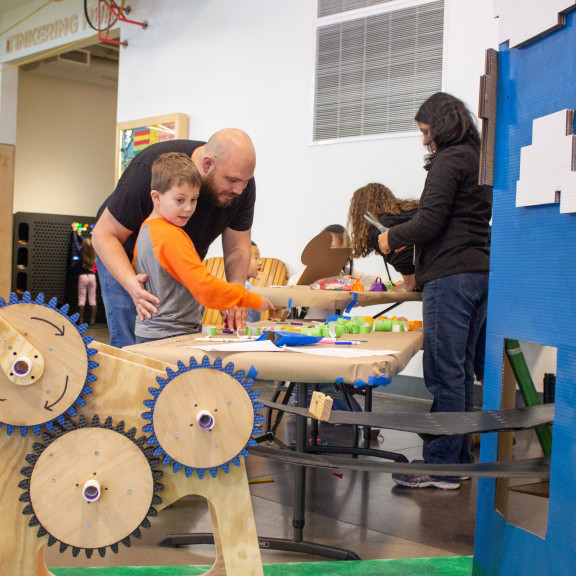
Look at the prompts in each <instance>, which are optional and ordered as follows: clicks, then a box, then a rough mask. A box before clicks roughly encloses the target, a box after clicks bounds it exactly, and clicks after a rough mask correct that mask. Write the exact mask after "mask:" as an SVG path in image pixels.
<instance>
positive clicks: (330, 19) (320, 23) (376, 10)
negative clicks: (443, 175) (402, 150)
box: [309, 0, 449, 146]
mask: <svg viewBox="0 0 576 576" xmlns="http://www.w3.org/2000/svg"><path fill="white" fill-rule="evenodd" d="M318 1H319V0H317V6H316V14H318ZM437 1H438V0H392V1H391V2H384V3H382V4H378V5H374V6H368V7H365V8H357V9H354V10H347V11H344V12H341V13H339V14H331V15H329V16H322V17H318V16H317V17H316V19H315V21H314V62H313V78H312V103H311V111H310V139H309V143H310V146H326V145H333V144H344V143H348V142H367V141H371V140H389V139H392V138H394V139H395V138H413V137H414V136H415V135H418V136H419V135H420V131H419V130H418V127H417V126H416V123H414V130H409V131H404V132H393V133H380V134H364V135H357V136H342V137H339V138H326V139H322V140H315V139H314V123H315V117H316V84H317V67H318V30H319V28H321V27H324V26H330V25H333V24H340V23H343V22H348V21H351V20H355V19H359V18H369V17H371V16H377V15H380V14H386V13H390V12H396V11H398V10H403V9H407V8H413V7H418V6H425V5H426V4H433V3H434V2H437ZM442 1H443V3H444V6H443V25H442V26H443V32H442V70H441V74H440V76H441V86H440V90H442V91H444V90H445V86H446V76H447V71H446V44H447V35H448V18H447V12H448V7H447V4H448V2H449V0H442Z"/></svg>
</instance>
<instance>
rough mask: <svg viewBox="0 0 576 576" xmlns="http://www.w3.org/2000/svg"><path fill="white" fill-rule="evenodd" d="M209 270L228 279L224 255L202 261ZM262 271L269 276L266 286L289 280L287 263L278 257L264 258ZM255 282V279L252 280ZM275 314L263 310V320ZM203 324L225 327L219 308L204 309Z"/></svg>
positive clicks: (282, 284)
mask: <svg viewBox="0 0 576 576" xmlns="http://www.w3.org/2000/svg"><path fill="white" fill-rule="evenodd" d="M202 264H204V266H206V268H208V272H210V274H212V275H213V276H216V277H217V278H220V279H221V280H226V272H225V271H224V258H222V256H214V257H212V258H207V259H206V260H204V261H203V262H202ZM262 272H263V273H264V274H266V276H267V282H266V286H285V285H286V282H287V280H288V271H287V269H286V265H285V264H284V262H282V261H281V260H278V258H262ZM251 282H252V283H253V281H252V280H251ZM273 315H274V311H273V310H266V311H265V312H262V320H267V319H268V318H269V317H270V316H273ZM202 324H204V325H207V326H216V327H217V328H223V327H224V322H223V321H222V315H221V314H220V311H219V310H213V309H212V308H206V310H204V318H203V320H202Z"/></svg>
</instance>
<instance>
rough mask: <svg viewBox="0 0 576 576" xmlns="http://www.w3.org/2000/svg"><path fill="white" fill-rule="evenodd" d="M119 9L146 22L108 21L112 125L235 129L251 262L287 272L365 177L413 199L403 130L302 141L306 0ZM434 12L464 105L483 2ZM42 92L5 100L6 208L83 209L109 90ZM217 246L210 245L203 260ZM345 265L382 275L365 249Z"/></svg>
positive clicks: (484, 38) (66, 8) (309, 73)
mask: <svg viewBox="0 0 576 576" xmlns="http://www.w3.org/2000/svg"><path fill="white" fill-rule="evenodd" d="M399 1H400V0H399ZM131 6H132V12H131V14H130V18H132V19H134V20H137V21H143V20H147V21H148V23H149V26H148V29H147V30H142V29H141V28H140V27H139V26H135V25H132V24H123V25H122V39H126V40H128V42H129V46H128V48H127V49H122V50H121V51H120V74H119V88H118V102H117V104H118V108H117V121H119V122H122V121H127V120H133V119H137V118H144V117H148V116H156V115H161V114H166V113H172V112H183V113H186V114H188V115H189V117H190V134H189V136H190V138H198V139H205V138H207V137H209V136H210V135H211V134H212V133H213V132H214V131H216V130H218V129H220V128H225V127H230V126H234V127H238V128H242V129H244V130H246V131H247V132H248V133H249V134H250V135H251V137H252V139H253V140H254V143H255V145H256V149H257V155H258V164H257V168H256V181H257V189H258V202H257V208H256V219H255V223H254V227H253V238H254V240H255V241H256V242H257V243H258V244H259V246H260V248H261V252H262V254H263V255H264V256H275V257H277V258H280V259H282V260H283V261H284V262H286V264H287V266H288V268H289V269H290V270H292V271H293V270H297V269H298V268H299V267H300V261H299V258H300V254H301V252H302V249H303V248H304V246H305V245H306V243H307V242H308V240H309V239H310V238H311V237H312V236H313V235H315V234H316V233H317V232H318V231H319V230H321V229H322V228H323V227H325V226H326V225H328V224H332V223H336V222H340V223H342V224H345V222H346V216H347V211H348V204H349V200H350V197H351V195H352V193H353V192H354V190H356V189H357V188H358V187H360V186H363V185H365V184H367V183H369V182H382V183H384V184H386V185H387V186H389V187H390V188H391V189H392V190H393V191H394V192H395V193H396V194H397V195H399V196H404V197H418V196H419V195H420V192H421V190H422V186H423V182H424V177H425V172H424V170H423V169H422V162H423V156H424V150H423V148H422V145H421V138H420V136H419V134H418V133H417V132H416V131H415V132H414V135H413V136H409V137H403V138H399V137H390V138H380V139H372V140H366V141H361V142H342V143H338V144H323V145H313V144H311V131H312V128H311V127H312V106H313V80H314V59H315V24H316V2H315V1H314V0H241V1H240V0H194V1H193V2H191V1H190V0H171V1H170V2H169V3H167V2H164V1H162V0H133V1H132V2H131ZM445 6H446V35H445V73H444V77H445V85H444V90H446V91H448V92H451V93H452V94H454V95H456V96H458V97H460V98H462V99H463V100H464V101H465V102H466V103H467V104H468V105H469V107H470V108H471V110H472V111H476V110H477V109H478V84H479V77H480V76H481V74H482V73H483V72H484V53H485V50H486V49H487V48H489V47H496V37H497V34H496V33H497V29H496V21H495V20H494V19H493V14H492V1H491V0H445ZM57 8H58V14H59V15H60V13H62V14H64V13H66V12H70V13H72V12H73V11H75V10H77V6H76V2H75V1H74V0H63V1H62V2H59V3H58V4H57ZM20 76H21V77H22V76H23V75H22V74H21V75H20ZM23 82H24V83H26V82H28V80H24V81H23ZM46 82H48V81H46ZM43 89H45V90H46V93H47V96H46V97H42V98H40V97H39V94H40V92H39V90H36V89H34V88H32V89H31V90H28V89H27V86H26V85H25V84H23V85H22V87H20V88H19V90H25V91H26V94H25V96H24V97H22V95H21V94H20V95H19V100H21V101H22V100H24V102H23V103H22V104H21V105H22V106H25V108H24V109H23V110H19V111H18V135H17V167H16V169H17V173H16V191H15V211H34V212H52V213H54V212H56V213H73V212H81V213H85V214H87V215H89V214H90V213H95V211H96V209H97V208H98V206H99V205H100V203H101V201H102V200H103V198H105V197H106V196H107V195H108V193H109V191H110V190H111V189H112V186H113V166H114V157H113V150H114V136H113V131H114V126H110V125H108V124H106V123H105V122H99V121H98V119H99V118H104V117H105V113H104V108H103V107H106V108H107V109H108V110H109V109H110V107H111V106H112V103H111V100H112V97H111V95H108V96H110V98H108V96H106V98H104V97H103V94H100V95H96V96H95V97H94V99H93V98H92V97H91V96H87V95H86V94H82V93H81V91H78V90H77V89H76V88H75V87H72V86H68V85H63V83H62V82H60V81H59V82H57V83H55V84H54V85H53V86H50V85H49V84H48V83H46V85H45V86H43ZM2 91H3V92H4V90H2ZM104 101H106V104H105V103H104ZM40 112H41V113H42V114H40ZM76 113H78V114H79V116H78V118H77V119H76V120H73V118H74V117H75V114H76ZM39 116H42V118H43V122H44V123H45V125H43V126H42V131H43V138H41V139H37V138H35V137H37V135H38V125H37V124H36V122H35V120H36V119H38V117H39ZM111 122H112V121H111ZM112 123H113V122H112ZM64 124H66V130H65V131H64V130H62V129H63V128H64ZM0 128H1V126H0ZM92 130H96V131H104V132H106V134H107V135H110V145H109V148H108V149H107V151H100V152H95V151H91V150H89V149H88V146H89V145H90V142H89V140H88V141H87V140H86V138H85V137H84V135H85V134H90V133H91V131H92ZM1 136H2V134H1V133H0V140H1ZM101 137H102V138H104V136H103V135H101ZM36 140H40V141H36ZM24 143H26V146H24ZM47 143H48V144H47ZM56 149H57V150H58V152H56V151H55V150H56ZM87 156H88V157H89V158H90V162H89V163H88V164H87V163H86V161H85V159H86V157H87ZM80 166H83V167H82V169H80V168H79V167H80ZM86 166H88V168H86ZM100 178H102V180H99V179H100ZM219 253H220V247H219V246H216V245H214V246H213V248H212V249H211V252H210V255H215V254H219ZM357 267H358V268H361V269H363V270H366V271H372V272H374V273H384V269H383V266H382V261H381V259H380V258H377V257H370V258H367V259H366V260H365V261H361V262H358V263H357ZM375 311H376V310H366V311H365V312H366V313H372V312H375ZM401 313H402V314H405V315H407V316H408V317H410V318H413V319H417V318H418V317H419V316H420V306H419V305H418V304H411V305H409V306H402V307H401ZM413 364H415V365H418V364H419V360H418V359H416V360H415V362H413V363H411V366H412V365H413ZM416 371H418V368H416Z"/></svg>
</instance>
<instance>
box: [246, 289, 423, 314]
mask: <svg viewBox="0 0 576 576" xmlns="http://www.w3.org/2000/svg"><path fill="white" fill-rule="evenodd" d="M252 291H253V292H256V293H257V294H260V295H261V296H264V297H266V298H268V300H270V301H271V302H272V304H274V306H284V307H287V306H288V305H289V303H290V302H291V305H292V306H295V307H300V306H310V307H312V308H330V309H332V310H344V309H345V308H346V307H347V306H348V304H350V302H352V298H354V296H356V297H357V302H356V306H373V305H378V304H394V303H396V302H421V301H422V292H348V291H346V290H313V289H312V288H310V286H286V287H280V286H275V287H263V286H254V288H252ZM352 314H354V312H352Z"/></svg>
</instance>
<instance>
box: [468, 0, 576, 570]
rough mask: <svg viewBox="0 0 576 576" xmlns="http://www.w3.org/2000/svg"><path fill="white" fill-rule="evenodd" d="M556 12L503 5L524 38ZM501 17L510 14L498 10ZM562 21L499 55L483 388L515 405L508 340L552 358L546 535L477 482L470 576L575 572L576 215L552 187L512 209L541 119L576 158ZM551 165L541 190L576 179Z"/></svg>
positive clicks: (573, 87) (567, 30)
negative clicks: (526, 26)
mask: <svg viewBox="0 0 576 576" xmlns="http://www.w3.org/2000/svg"><path fill="white" fill-rule="evenodd" d="M554 4H558V6H557V8H559V9H562V8H564V7H566V8H567V7H568V6H575V4H574V2H573V1H571V2H562V3H557V2H532V1H522V0H520V1H511V0H510V1H508V2H504V1H503V0H499V2H498V5H499V7H500V8H501V9H502V8H505V9H506V12H507V13H508V14H510V15H511V18H512V19H516V21H517V23H518V25H520V21H521V20H523V19H524V18H529V19H530V21H534V20H535V21H536V22H537V23H538V24H539V26H538V27H537V28H535V31H531V32H528V33H527V34H526V35H525V37H526V38H530V37H532V36H534V35H535V34H537V33H538V31H539V29H540V30H544V29H545V28H547V27H548V26H549V25H550V24H549V23H547V22H545V21H544V19H543V18H541V14H540V13H539V11H538V10H533V9H532V8H533V7H535V8H539V7H542V8H548V7H550V6H553V5H554ZM499 14H500V17H502V16H503V12H502V11H500V12H499ZM563 17H564V18H565V20H566V25H565V26H564V27H562V28H559V29H557V30H555V31H553V32H551V33H550V34H547V35H545V36H542V37H541V38H540V40H539V41H538V42H532V43H529V44H526V45H525V46H524V47H523V48H522V49H517V48H512V47H511V46H513V42H512V40H511V42H510V46H506V45H501V46H500V52H499V55H498V107H497V110H498V112H497V126H496V147H495V150H496V167H495V171H494V204H493V216H494V218H493V227H492V249H491V254H490V293H489V296H488V323H487V333H486V365H485V380H484V390H483V405H484V408H485V409H487V410H494V409H499V408H500V407H501V406H503V405H505V404H506V403H508V402H509V401H515V396H516V394H515V382H514V378H512V379H510V378H509V377H508V374H507V372H508V370H507V369H503V365H504V364H505V363H504V351H503V349H504V339H505V338H510V339H516V340H519V341H524V342H532V343H536V344H540V345H543V346H553V347H556V348H557V365H556V389H555V414H554V431H553V433H554V440H553V445H552V460H551V468H550V499H549V502H548V513H547V523H546V534H545V536H542V535H537V534H534V533H533V532H531V531H530V530H529V529H524V527H522V526H517V525H514V523H513V518H511V519H510V521H508V519H507V516H506V504H507V500H509V503H510V505H513V504H514V502H518V500H517V499H516V498H517V497H518V496H520V495H518V494H516V495H511V494H510V491H509V490H508V489H507V487H506V491H505V493H504V491H503V490H504V487H502V486H500V484H499V482H495V481H494V480H492V479H486V480H484V479H482V480H479V481H478V506H477V511H476V531H475V540H474V567H473V573H474V574H478V575H480V574H494V575H498V576H516V575H518V574H522V576H548V575H549V576H552V575H556V574H573V573H574V541H575V539H576V523H575V522H574V517H575V516H576V497H575V495H576V491H575V476H574V465H573V459H572V458H571V457H570V456H569V455H571V454H574V451H575V450H576V427H575V426H574V406H576V377H575V375H576V346H575V343H574V325H575V323H576V307H575V306H574V298H573V290H571V289H568V288H566V287H567V286H568V287H570V286H573V285H574V283H575V282H576V259H575V258H574V246H575V245H576V221H575V219H574V215H573V214H568V213H563V212H561V211H560V210H559V206H558V205H557V204H555V203H554V201H555V199H556V198H555V194H554V192H555V191H556V190H557V189H560V188H561V187H560V186H558V185H557V184H555V185H554V186H552V187H551V193H550V189H549V188H548V187H545V188H542V190H538V189H537V187H536V186H533V185H531V186H530V191H531V192H534V193H535V194H536V192H538V194H537V196H536V195H535V197H534V198H535V199H537V200H538V201H540V200H542V199H543V198H542V195H543V194H545V193H546V190H548V193H549V197H548V200H551V201H552V203H550V204H548V203H546V204H542V203H538V204H534V205H530V206H528V205H526V206H517V203H516V190H515V187H516V182H517V181H518V178H519V176H520V180H521V182H523V181H524V178H525V177H526V178H528V177H529V176H530V174H529V172H530V165H529V164H524V165H523V166H522V165H521V162H524V161H525V149H526V148H527V147H528V146H529V145H530V144H531V143H532V145H534V144H535V143H536V144H537V143H538V141H539V140H540V138H539V137H537V138H536V139H534V137H533V136H534V135H536V136H538V135H537V132H539V131H540V130H539V127H540V124H541V122H540V120H542V121H543V126H542V127H543V129H544V132H543V134H544V137H545V138H548V137H550V136H551V134H552V129H551V123H550V121H549V119H546V117H548V116H550V115H551V114H555V113H558V114H561V116H560V117H559V118H557V120H558V121H559V125H558V126H559V136H558V137H557V138H558V139H559V140H560V141H566V142H567V143H568V145H567V147H566V149H567V150H568V154H567V155H566V156H568V155H569V150H570V148H571V142H570V140H571V132H572V131H569V132H567V131H566V120H567V115H566V112H565V110H573V109H574V108H576V106H575V105H574V103H575V102H576V67H575V66H574V65H573V61H572V60H571V57H570V56H569V55H570V54H575V53H576V11H575V10H571V11H569V12H566V13H565V14H564V15H563ZM555 19H556V14H553V15H552V19H551V21H552V24H553V23H554V20H555ZM510 22H512V21H510ZM501 24H502V21H501ZM540 24H541V25H540ZM501 38H503V37H502V36H501ZM554 131H555V132H557V133H558V131H557V130H554ZM567 134H568V136H567ZM555 141H556V138H555ZM540 142H541V143H543V145H544V149H545V151H547V150H546V146H547V145H550V143H551V141H550V140H546V139H545V140H540ZM555 156H556V157H554V156H553V157H552V158H551V159H550V160H553V162H547V163H546V165H545V166H542V165H540V166H541V168H540V169H541V170H543V171H544V172H545V173H544V174H542V175H541V176H542V178H541V180H539V181H540V182H542V183H543V184H545V185H546V186H547V185H548V184H549V183H553V182H557V181H558V177H559V176H560V177H564V176H563V175H565V174H566V173H567V171H570V163H569V159H568V160H566V159H565V160H564V161H563V162H561V163H556V162H555V160H556V159H557V156H558V155H557V154H556V155H555ZM538 160H539V158H538ZM567 162H568V166H566V163H567ZM527 170H528V171H527ZM536 176H540V175H539V174H536ZM526 182H528V180H526ZM568 196H569V194H568V193H567V190H565V189H562V192H561V198H560V200H561V201H562V200H566V199H567V198H568ZM535 266H537V267H538V275H539V277H541V278H546V282H547V285H548V286H554V287H555V288H554V289H550V290H542V285H541V283H540V282H534V281H531V280H530V279H531V278H534V269H535ZM519 286H521V288H520V289H519V288H518V287H519ZM535 302H537V303H538V304H537V306H535V305H534V303H535ZM543 319H545V321H543ZM510 380H512V381H511V382H510ZM504 434H508V433H504ZM499 436H503V435H502V434H500V435H498V434H486V435H483V436H482V442H481V446H480V461H482V462H493V461H495V459H496V458H497V457H498V458H500V455H501V453H502V452H505V451H507V445H506V444H507V442H508V440H507V439H506V438H502V441H501V442H500V443H499V442H498V439H499V438H498V437H499ZM521 496H522V506H523V511H526V513H527V514H529V513H530V511H531V510H535V508H532V507H531V501H530V500H528V498H530V497H529V496H528V495H527V494H523V495H521ZM534 498H536V497H534ZM533 513H534V514H536V512H535V511H534V512H533Z"/></svg>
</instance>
